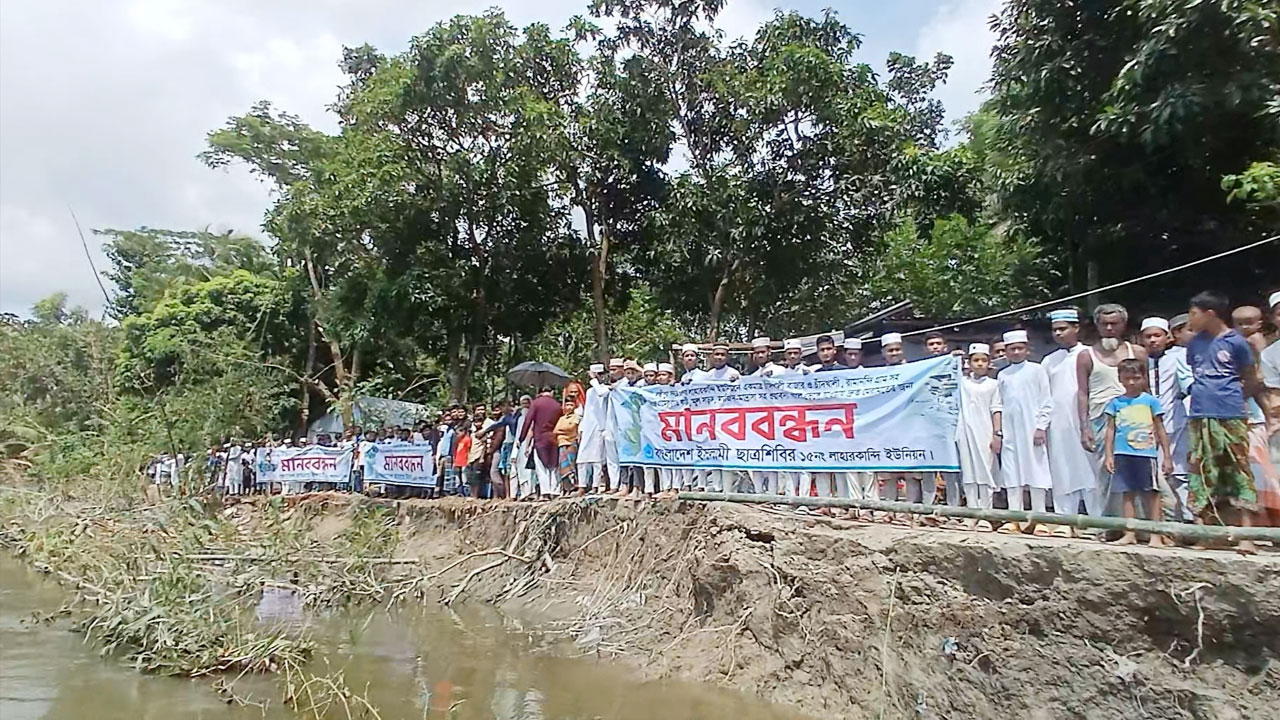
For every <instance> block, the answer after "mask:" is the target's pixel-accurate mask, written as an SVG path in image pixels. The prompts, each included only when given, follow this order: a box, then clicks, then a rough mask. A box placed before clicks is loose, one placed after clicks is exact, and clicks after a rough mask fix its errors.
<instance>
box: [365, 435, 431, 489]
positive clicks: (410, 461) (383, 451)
mask: <svg viewBox="0 0 1280 720" xmlns="http://www.w3.org/2000/svg"><path fill="white" fill-rule="evenodd" d="M433 460H434V455H433V454H432V452H431V446H430V445H413V444H410V443H406V442H400V443H388V444H384V445H373V446H372V447H369V448H368V449H366V450H365V451H364V481H365V483H366V484H368V483H371V482H374V483H378V482H381V483H390V484H393V485H419V486H432V485H435V468H434V467H433V465H432V462H433Z"/></svg>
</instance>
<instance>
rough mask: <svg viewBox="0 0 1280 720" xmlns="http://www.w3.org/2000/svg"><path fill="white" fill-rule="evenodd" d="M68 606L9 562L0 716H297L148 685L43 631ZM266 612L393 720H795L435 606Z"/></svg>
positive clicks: (286, 601)
mask: <svg viewBox="0 0 1280 720" xmlns="http://www.w3.org/2000/svg"><path fill="white" fill-rule="evenodd" d="M65 596H66V595H65V591H64V590H63V589H62V588H60V587H59V586H58V585H56V584H55V583H53V582H52V581H49V580H47V579H46V578H44V577H43V576H41V575H40V574H39V573H36V572H34V571H32V570H30V569H29V568H28V567H27V566H25V565H24V564H22V563H21V562H19V561H18V560H16V559H14V558H13V557H11V556H9V555H8V554H5V553H0V719H3V720H64V719H67V720H70V719H79V718H85V719H89V718H92V719H94V720H116V719H119V720H153V719H154V720H240V719H241V718H263V717H265V718H268V719H269V720H275V719H276V718H281V719H283V718H294V717H297V715H296V714H294V713H293V712H292V711H289V710H288V709H286V708H283V707H281V706H280V703H279V696H278V687H279V686H278V684H276V683H275V682H273V681H270V680H267V679H249V680H247V681H244V680H242V681H241V682H240V683H239V684H238V685H237V688H238V690H239V691H241V692H249V693H251V694H252V695H254V696H256V697H260V698H262V699H270V701H271V702H270V704H269V706H268V708H267V710H266V712H265V713H264V711H263V710H262V709H260V708H256V707H240V706H235V705H228V704H226V703H225V702H223V700H222V699H221V698H220V697H219V696H218V695H217V694H216V693H215V692H214V691H213V690H212V689H211V687H210V682H211V681H210V680H209V679H208V678H205V679H202V680H187V679H181V678H167V677H156V676H148V675H142V674H140V673H137V672H135V671H133V670H132V669H130V668H129V667H128V666H127V665H125V664H124V663H123V662H121V661H120V660H119V659H118V658H114V657H105V658H104V657H101V656H100V655H99V653H98V651H97V649H96V647H95V646H94V644H93V643H92V642H88V643H86V642H85V641H84V638H83V636H82V635H80V634H78V633H74V632H72V631H70V629H69V628H68V627H67V625H66V624H64V623H65V621H63V622H53V623H43V622H37V621H36V620H35V617H36V615H37V614H41V613H44V614H47V613H51V612H54V611H56V610H57V609H58V607H59V606H60V605H61V603H62V601H63V599H64V598H65ZM258 614H259V617H260V618H261V619H262V621H263V622H295V623H305V624H306V625H307V626H308V631H309V632H310V633H311V634H312V636H313V637H315V638H316V639H317V641H318V642H319V643H320V646H321V652H320V653H319V657H318V659H317V660H316V666H317V667H316V669H317V670H318V671H323V670H324V669H326V668H327V669H328V670H330V671H333V670H341V671H342V672H343V673H344V675H345V678H346V681H347V683H348V685H349V686H350V687H352V688H357V689H359V690H362V691H363V690H365V689H366V688H367V696H368V698H369V699H370V701H371V702H372V703H373V705H374V706H375V707H376V708H378V710H379V712H380V714H381V716H382V718H383V719H384V720H403V719H425V720H482V719H483V720H489V719H492V720H641V719H644V720H649V719H652V718H660V719H661V720H703V719H710V718H732V719H733V720H784V719H786V720H790V719H793V718H799V716H798V715H796V714H795V713H794V712H792V711H790V710H788V709H786V708H782V707H778V706H773V705H769V704H767V703H764V702H761V701H759V700H756V699H753V698H748V697H745V696H743V695H740V694H736V693H732V692H728V691H725V690H720V689H717V688H712V687H708V686H703V685H696V684H690V683H680V682H669V681H660V682H640V681H639V679H638V678H636V677H634V676H633V675H632V673H630V672H628V671H627V670H626V669H625V668H621V667H619V666H613V665H609V664H607V663H603V662H598V661H595V660H590V659H569V658H564V657H556V656H552V655H548V654H544V653H535V652H532V651H531V649H530V648H529V646H528V643H527V640H526V639H525V638H524V637H523V636H522V635H519V634H517V633H512V632H510V631H508V630H507V629H506V628H504V627H503V623H502V621H501V618H499V617H497V616H495V615H489V614H485V613H481V612H478V611H473V612H471V613H468V614H467V615H466V616H465V617H459V616H457V615H454V614H453V613H451V612H449V611H448V610H445V609H441V608H438V607H435V606H410V607H407V608H404V609H401V610H396V611H393V612H391V613H387V612H385V611H382V610H374V611H370V610H365V611H363V612H352V613H342V614H335V615H332V616H327V617H321V618H315V617H310V618H308V617H306V616H304V615H302V614H301V610H300V608H299V607H298V606H297V604H296V602H295V601H294V600H293V599H292V597H291V596H289V595H287V594H274V595H270V596H268V597H267V598H264V602H263V604H262V605H261V606H260V607H259V612H258ZM354 715H355V713H354V712H353V716H354ZM334 717H345V713H341V712H339V713H338V714H337V715H335V716H334Z"/></svg>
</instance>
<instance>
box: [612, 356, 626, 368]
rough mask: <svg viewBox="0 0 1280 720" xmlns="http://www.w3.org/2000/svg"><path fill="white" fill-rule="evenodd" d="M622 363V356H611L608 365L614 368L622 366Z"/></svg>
mask: <svg viewBox="0 0 1280 720" xmlns="http://www.w3.org/2000/svg"><path fill="white" fill-rule="evenodd" d="M624 364H625V363H624V361H623V360H622V358H611V359H610V360H609V367H611V368H614V367H622V366H623V365H624Z"/></svg>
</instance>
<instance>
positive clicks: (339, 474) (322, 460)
mask: <svg viewBox="0 0 1280 720" xmlns="http://www.w3.org/2000/svg"><path fill="white" fill-rule="evenodd" d="M351 451H352V448H345V449H344V448H336V447H325V446H323V445H308V446H306V447H278V448H272V450H271V456H270V459H269V460H267V461H266V462H263V463H260V464H259V466H258V467H259V472H260V473H261V477H262V478H263V480H262V481H263V482H275V483H307V482H322V483H345V482H348V480H349V479H350V477H351V455H352V452H351ZM263 470H265V472H263Z"/></svg>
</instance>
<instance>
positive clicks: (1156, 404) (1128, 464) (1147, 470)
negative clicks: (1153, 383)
mask: <svg viewBox="0 0 1280 720" xmlns="http://www.w3.org/2000/svg"><path fill="white" fill-rule="evenodd" d="M1116 369H1117V371H1118V372H1119V375H1120V384H1121V385H1124V395H1121V396H1120V397H1117V398H1114V399H1113V400H1112V401H1111V402H1109V403H1107V408H1106V410H1105V411H1104V412H1105V414H1106V417H1107V440H1106V460H1105V463H1106V468H1107V472H1109V473H1111V474H1112V479H1111V491H1112V492H1121V493H1124V516H1125V517H1127V518H1136V517H1137V510H1136V508H1135V507H1134V499H1135V497H1136V496H1137V495H1139V494H1141V495H1142V496H1143V498H1144V499H1145V500H1146V503H1145V504H1146V505H1147V517H1149V518H1152V519H1159V518H1161V517H1163V516H1164V515H1163V511H1162V510H1161V508H1160V495H1159V493H1157V492H1156V486H1155V470H1156V468H1155V464H1156V448H1157V447H1158V448H1159V449H1160V457H1161V460H1162V465H1163V466H1164V471H1165V473H1171V472H1173V455H1172V454H1171V453H1170V452H1169V436H1168V435H1166V434H1165V432H1164V423H1163V422H1161V420H1160V418H1161V416H1162V415H1163V413H1164V411H1163V410H1162V409H1161V407H1160V401H1159V400H1157V399H1156V398H1155V396H1153V395H1152V394H1151V393H1148V392H1145V391H1146V389H1147V371H1146V365H1145V363H1144V362H1143V361H1142V360H1134V359H1129V360H1121V361H1120V365H1119V366H1118V367H1117V368H1116ZM1136 542H1138V537H1137V536H1136V535H1135V534H1134V532H1133V531H1132V530H1129V531H1127V532H1126V533H1125V534H1124V537H1122V538H1120V540H1119V541H1117V542H1116V544H1117V545H1133V544H1134V543H1136ZM1150 544H1151V547H1164V546H1165V545H1168V544H1169V541H1168V540H1167V539H1165V537H1164V536H1163V535H1152V536H1151V542H1150Z"/></svg>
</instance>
